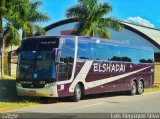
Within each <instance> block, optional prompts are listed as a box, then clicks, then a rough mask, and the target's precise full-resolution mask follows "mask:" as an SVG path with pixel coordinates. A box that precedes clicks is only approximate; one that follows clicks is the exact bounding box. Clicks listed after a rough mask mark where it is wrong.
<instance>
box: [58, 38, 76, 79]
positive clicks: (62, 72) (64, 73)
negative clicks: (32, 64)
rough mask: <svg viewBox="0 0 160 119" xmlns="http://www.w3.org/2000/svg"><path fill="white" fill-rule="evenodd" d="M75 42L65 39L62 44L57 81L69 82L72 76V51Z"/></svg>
mask: <svg viewBox="0 0 160 119" xmlns="http://www.w3.org/2000/svg"><path fill="white" fill-rule="evenodd" d="M74 48H75V42H74V40H73V39H65V43H64V44H62V50H61V54H60V62H63V63H62V64H59V75H58V80H59V81H63V80H69V79H70V78H71V75H72V69H73V62H74V52H75V50H74Z"/></svg>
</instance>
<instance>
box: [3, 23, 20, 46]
mask: <svg viewBox="0 0 160 119" xmlns="http://www.w3.org/2000/svg"><path fill="white" fill-rule="evenodd" d="M4 41H5V47H9V46H12V45H19V43H20V35H19V32H18V30H17V29H16V28H15V27H14V26H13V25H12V24H7V26H6V28H5V31H4Z"/></svg>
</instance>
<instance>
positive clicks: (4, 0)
mask: <svg viewBox="0 0 160 119" xmlns="http://www.w3.org/2000/svg"><path fill="white" fill-rule="evenodd" d="M14 2H15V0H1V2H0V46H1V76H3V75H4V47H5V40H6V39H8V37H9V36H8V33H12V34H10V37H12V38H14V39H16V38H17V35H18V34H17V33H18V30H17V29H16V28H15V27H14V26H12V25H11V23H10V22H9V21H8V20H7V19H9V18H11V14H12V13H13V8H14ZM4 21H5V24H4ZM15 36H16V37H15ZM16 40H17V39H16Z"/></svg>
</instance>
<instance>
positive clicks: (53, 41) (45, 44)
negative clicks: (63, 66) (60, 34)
mask: <svg viewBox="0 0 160 119" xmlns="http://www.w3.org/2000/svg"><path fill="white" fill-rule="evenodd" d="M58 45H59V38H45V39H41V40H40V43H39V48H38V50H39V51H51V50H53V48H58Z"/></svg>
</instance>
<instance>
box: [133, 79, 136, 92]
mask: <svg viewBox="0 0 160 119" xmlns="http://www.w3.org/2000/svg"><path fill="white" fill-rule="evenodd" d="M132 93H133V94H135V93H136V84H135V82H133V83H132Z"/></svg>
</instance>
